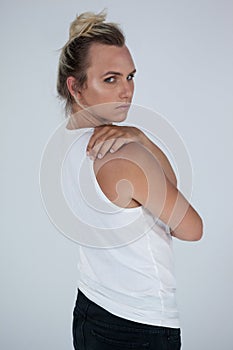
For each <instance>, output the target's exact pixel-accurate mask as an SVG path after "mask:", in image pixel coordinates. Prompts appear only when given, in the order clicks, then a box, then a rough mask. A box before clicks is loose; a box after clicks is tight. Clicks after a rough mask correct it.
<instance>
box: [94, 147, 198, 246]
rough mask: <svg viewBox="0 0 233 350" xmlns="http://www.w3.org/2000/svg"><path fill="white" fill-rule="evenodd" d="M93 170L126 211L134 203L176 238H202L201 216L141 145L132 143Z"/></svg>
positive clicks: (113, 199)
mask: <svg viewBox="0 0 233 350" xmlns="http://www.w3.org/2000/svg"><path fill="white" fill-rule="evenodd" d="M94 169H95V172H96V177H97V181H98V182H99V184H100V187H101V188H102V190H103V192H104V193H105V194H106V196H107V197H108V198H109V199H110V200H112V201H113V202H114V203H115V204H117V205H119V206H122V207H126V206H127V203H129V201H130V200H131V199H133V200H135V201H137V202H138V203H140V204H141V205H143V206H144V207H145V208H147V209H148V210H149V211H150V212H151V213H152V215H154V216H155V217H159V218H160V219H161V220H162V221H163V222H164V223H165V224H167V225H169V226H170V227H171V229H172V231H173V235H174V236H176V237H177V238H180V239H184V240H197V239H200V238H201V234H202V221H201V218H200V216H199V215H198V214H197V212H196V211H195V210H194V208H193V207H192V206H191V205H190V203H189V202H188V201H187V200H186V198H185V197H184V196H183V195H182V194H181V193H180V192H179V191H178V189H177V188H176V186H175V185H174V184H173V183H172V182H171V181H169V179H168V177H167V176H166V175H165V173H164V170H163V168H162V167H161V165H160V163H159V161H158V160H157V159H156V158H155V157H154V156H153V155H152V154H151V153H150V152H148V151H147V150H146V149H145V148H144V147H143V146H141V145H140V144H137V143H130V144H128V145H125V146H124V147H122V148H121V149H120V150H118V151H117V152H116V153H115V154H108V155H106V156H105V157H104V158H103V159H101V160H96V161H95V164H94Z"/></svg>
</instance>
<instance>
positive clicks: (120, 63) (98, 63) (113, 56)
mask: <svg viewBox="0 0 233 350" xmlns="http://www.w3.org/2000/svg"><path fill="white" fill-rule="evenodd" d="M89 54H90V62H91V64H90V67H89V68H88V69H87V81H86V84H85V86H84V87H83V88H82V89H81V90H79V92H78V100H79V101H80V103H81V105H83V106H85V107H90V110H91V111H92V114H93V115H94V116H95V117H96V118H99V120H101V122H102V123H106V122H120V121H123V120H124V119H125V118H126V117H127V113H128V110H129V107H130V103H131V101H132V98H133V92H134V81H133V79H134V74H135V72H136V70H135V66H134V63H133V60H132V57H131V55H130V52H129V50H128V48H127V47H126V46H123V47H117V46H110V45H102V44H96V43H95V44H93V45H92V46H91V48H90V52H89Z"/></svg>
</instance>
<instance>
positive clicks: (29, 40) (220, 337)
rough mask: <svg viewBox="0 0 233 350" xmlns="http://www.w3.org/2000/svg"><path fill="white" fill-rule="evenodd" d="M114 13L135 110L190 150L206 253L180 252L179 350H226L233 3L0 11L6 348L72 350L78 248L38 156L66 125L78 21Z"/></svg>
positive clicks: (0, 334)
mask: <svg viewBox="0 0 233 350" xmlns="http://www.w3.org/2000/svg"><path fill="white" fill-rule="evenodd" d="M105 7H106V8H108V14H109V15H108V20H109V21H115V22H118V23H120V24H121V26H122V28H123V30H124V32H125V34H126V37H127V43H128V46H129V48H130V49H131V52H132V54H133V57H134V60H135V64H136V67H137V70H138V73H137V77H136V93H135V99H134V102H135V103H137V104H140V105H143V106H145V107H149V108H152V109H155V110H156V111H158V112H160V113H161V114H162V115H164V116H165V117H166V118H167V119H168V120H169V121H170V122H171V123H172V125H173V126H174V127H175V128H176V130H177V131H178V132H179V134H180V135H181V137H182V138H183V139H184V141H185V144H186V146H187V149H188V151H189V154H190V157H191V160H192V165H193V171H194V179H193V197H192V203H193V205H194V207H196V208H197V209H198V211H199V212H200V213H201V215H202V217H203V219H204V225H205V229H204V237H203V239H202V240H201V241H200V242H196V243H187V242H181V241H176V242H175V255H176V275H177V286H178V302H179V308H180V314H181V325H182V333H183V349H184V350H186V349H187V350H196V349H199V350H206V349H211V350H217V349H218V350H219V349H223V350H231V349H232V324H233V316H232V315H233V302H232V295H233V282H232V266H233V263H232V256H233V254H232V251H233V250H232V249H233V248H232V247H233V232H232V231H233V230H232V222H231V220H232V194H233V193H232V177H233V171H232V148H233V145H232V131H233V128H232V127H233V121H232V120H233V119H232V115H233V99H232V96H233V2H232V1H230V0H196V1H191V0H187V1H184V0H180V1H172V0H170V1H168V0H148V1H143V2H142V1H129V0H118V1H110V0H99V1H98V2H97V1H94V0H85V1H74V0H66V1H65V0H63V1H62V0H57V1H55V0H40V1H26V0H21V1H16V0H15V1H13V0H2V1H1V4H0V13H1V15H0V16H1V21H0V35H1V65H0V70H1V72H0V73H1V74H0V82H1V95H0V96H1V104H0V108H1V114H0V115H1V129H0V130H1V131H0V132H1V137H0V140H1V193H2V194H1V197H0V198H1V214H2V218H1V242H0V247H1V255H0V259H1V261H0V268H1V287H0V290H1V299H0V300H1V301H0V303H1V305H0V307H1V313H0V348H1V349H4V350H13V349H19V350H29V349H30V350H31V349H33V350H41V349H44V350H51V349H56V350H63V349H66V350H68V349H72V339H71V320H72V310H73V306H74V301H75V298H76V288H77V285H78V269H77V262H78V254H77V245H76V244H75V243H73V242H71V241H69V240H68V239H66V238H65V237H64V236H62V235H61V234H60V233H59V232H58V231H57V230H56V228H55V227H54V226H53V225H52V224H51V222H50V221H49V218H48V217H47V215H46V213H45V211H44V208H43V205H42V203H41V198H40V189H39V181H38V176H39V166H40V158H41V155H42V151H43V148H44V146H45V144H46V142H47V139H48V137H49V136H50V134H51V133H52V132H53V130H54V128H55V127H56V126H57V125H58V124H59V123H60V122H61V121H62V120H63V118H64V117H63V111H62V107H61V105H60V104H59V102H58V100H57V98H56V72H57V63H58V55H59V52H58V51H57V50H58V49H59V48H61V47H62V46H63V44H64V43H65V41H66V40H67V38H68V27H69V24H70V22H71V21H72V20H73V19H74V17H75V15H76V14H77V13H81V12H83V11H87V10H91V11H100V10H102V9H103V8H105Z"/></svg>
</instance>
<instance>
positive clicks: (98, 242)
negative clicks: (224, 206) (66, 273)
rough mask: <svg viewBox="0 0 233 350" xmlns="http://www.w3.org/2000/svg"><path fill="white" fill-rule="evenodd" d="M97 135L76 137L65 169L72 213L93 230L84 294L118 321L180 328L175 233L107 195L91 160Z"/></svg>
mask: <svg viewBox="0 0 233 350" xmlns="http://www.w3.org/2000/svg"><path fill="white" fill-rule="evenodd" d="M92 131H93V130H92V129H78V130H76V131H73V132H75V134H76V135H77V140H76V141H75V142H74V144H73V145H72V147H71V149H70V150H69V152H68V153H67V156H66V158H65V160H64V163H63V169H62V186H63V193H64V195H65V197H66V200H67V203H68V205H69V206H70V209H71V210H72V211H73V213H74V214H75V215H76V216H77V217H78V218H79V219H80V220H82V221H83V222H85V223H86V225H87V226H88V227H89V228H90V227H91V228H92V231H88V234H89V236H90V235H91V237H89V241H88V242H90V244H88V245H89V246H84V245H80V246H79V252H80V260H79V270H80V280H79V288H80V290H82V292H83V293H84V294H85V295H86V296H87V297H88V298H89V299H91V300H92V301H94V302H95V303H96V304H98V305H100V306H102V307H103V308H105V309H106V310H108V311H109V312H111V313H113V314H115V315H117V316H120V317H123V318H126V319H129V320H132V321H136V322H141V323H145V324H151V325H159V326H166V327H174V328H178V327H179V319H178V312H177V306H176V298H175V290H176V286H175V278H174V272H173V251H172V237H171V235H170V230H169V227H167V226H166V225H165V224H164V223H163V222H162V221H160V220H159V219H156V218H154V217H153V216H152V215H151V214H150V213H149V212H148V211H147V210H145V209H144V208H143V207H136V208H126V209H123V208H120V207H117V206H116V205H114V204H113V203H111V202H110V201H109V200H108V198H107V197H106V196H105V195H104V194H103V192H102V190H101V189H100V187H99V185H98V182H97V180H96V178H95V174H94V170H93V162H92V161H91V160H90V159H89V158H88V157H86V146H87V144H88V141H89V138H90V136H91V134H92ZM90 232H91V233H90Z"/></svg>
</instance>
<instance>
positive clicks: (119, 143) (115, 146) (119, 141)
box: [109, 138, 133, 153]
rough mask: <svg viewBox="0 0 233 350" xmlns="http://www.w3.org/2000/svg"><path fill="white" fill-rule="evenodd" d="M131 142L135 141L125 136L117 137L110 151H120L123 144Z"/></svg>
mask: <svg viewBox="0 0 233 350" xmlns="http://www.w3.org/2000/svg"><path fill="white" fill-rule="evenodd" d="M130 142H133V141H132V140H129V139H125V138H119V139H116V140H115V142H114V143H113V144H112V147H111V148H110V150H109V152H110V153H114V152H116V151H118V150H119V149H120V148H121V147H122V146H124V145H126V144H127V143H130Z"/></svg>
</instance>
